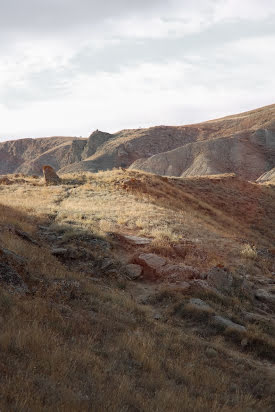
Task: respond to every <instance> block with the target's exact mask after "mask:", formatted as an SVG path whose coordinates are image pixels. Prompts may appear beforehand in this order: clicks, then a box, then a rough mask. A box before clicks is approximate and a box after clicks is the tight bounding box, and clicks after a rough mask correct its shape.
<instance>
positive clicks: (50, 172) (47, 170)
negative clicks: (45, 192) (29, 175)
mask: <svg viewBox="0 0 275 412" xmlns="http://www.w3.org/2000/svg"><path fill="white" fill-rule="evenodd" d="M43 175H44V178H45V183H46V185H57V184H59V183H61V179H60V177H59V176H58V175H57V174H56V173H55V171H54V169H53V168H52V167H51V166H43Z"/></svg>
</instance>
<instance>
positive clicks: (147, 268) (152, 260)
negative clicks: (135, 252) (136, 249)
mask: <svg viewBox="0 0 275 412" xmlns="http://www.w3.org/2000/svg"><path fill="white" fill-rule="evenodd" d="M135 263H137V264H139V265H141V266H142V267H143V272H144V274H145V275H148V276H154V275H156V274H158V273H160V269H161V267H162V266H164V265H165V263H166V259H164V258H163V257H161V256H158V255H155V254H154V253H142V254H140V255H139V256H138V258H136V259H135Z"/></svg>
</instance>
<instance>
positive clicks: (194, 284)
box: [190, 279, 224, 299]
mask: <svg viewBox="0 0 275 412" xmlns="http://www.w3.org/2000/svg"><path fill="white" fill-rule="evenodd" d="M190 286H191V288H192V290H193V292H194V293H197V292H203V293H205V294H211V295H216V296H218V297H219V298H221V299H223V298H224V296H223V295H222V294H221V293H220V292H219V291H218V290H217V289H215V288H213V287H212V286H210V285H209V284H208V283H207V282H206V280H203V279H194V280H192V281H191V282H190Z"/></svg>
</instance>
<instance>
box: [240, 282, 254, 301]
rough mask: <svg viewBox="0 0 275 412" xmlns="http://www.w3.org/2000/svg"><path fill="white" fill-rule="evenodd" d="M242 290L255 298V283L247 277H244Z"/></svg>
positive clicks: (248, 296)
mask: <svg viewBox="0 0 275 412" xmlns="http://www.w3.org/2000/svg"><path fill="white" fill-rule="evenodd" d="M241 291H242V293H243V295H245V296H246V297H247V298H250V299H253V298H254V290H253V283H252V282H250V281H249V280H247V279H244V280H243V281H242V284H241Z"/></svg>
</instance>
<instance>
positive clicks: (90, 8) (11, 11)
mask: <svg viewBox="0 0 275 412" xmlns="http://www.w3.org/2000/svg"><path fill="white" fill-rule="evenodd" d="M0 39H1V41H0V140H2V141H4V140H9V139H14V138H23V137H42V136H53V135H55V136H57V135H64V136H83V137H84V136H88V135H89V134H90V133H91V132H92V131H93V130H95V129H100V130H103V131H108V132H115V131H118V130H121V129H128V128H138V127H149V126H155V125H183V124H189V123H195V122H200V121H204V120H209V119H213V118H217V117H221V116H224V115H227V114H233V113H238V112H241V111H246V110H250V109H255V108H257V107H261V106H264V105H268V104H273V103H275V75H274V73H275V1H274V0H192V1H191V0H169V1H167V0H100V1H98V0H47V1H45V0H9V1H6V0H0Z"/></svg>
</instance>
